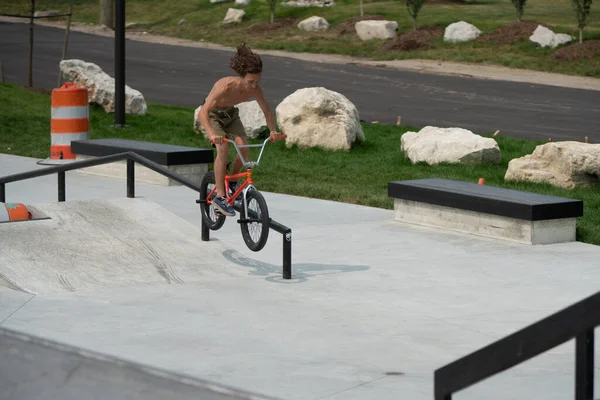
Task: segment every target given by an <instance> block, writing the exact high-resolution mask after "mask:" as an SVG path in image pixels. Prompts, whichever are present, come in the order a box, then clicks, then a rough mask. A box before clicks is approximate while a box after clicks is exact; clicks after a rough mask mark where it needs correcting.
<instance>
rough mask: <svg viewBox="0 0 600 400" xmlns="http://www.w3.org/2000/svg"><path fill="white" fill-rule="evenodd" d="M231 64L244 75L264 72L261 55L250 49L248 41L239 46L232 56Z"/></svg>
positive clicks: (232, 67) (237, 71) (240, 74)
mask: <svg viewBox="0 0 600 400" xmlns="http://www.w3.org/2000/svg"><path fill="white" fill-rule="evenodd" d="M229 66H230V67H231V69H233V70H234V71H235V72H236V73H237V74H238V75H239V76H242V77H243V76H246V74H260V73H261V72H262V60H261V59H260V56H259V55H258V54H256V53H254V52H253V51H252V50H250V47H248V45H247V44H246V43H244V44H242V45H240V46H238V47H237V53H235V55H234V56H233V57H232V58H231V62H230V63H229Z"/></svg>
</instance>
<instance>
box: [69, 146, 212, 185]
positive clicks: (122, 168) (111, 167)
mask: <svg viewBox="0 0 600 400" xmlns="http://www.w3.org/2000/svg"><path fill="white" fill-rule="evenodd" d="M90 158H96V157H94V156H86V155H80V154H78V155H77V157H76V159H77V160H88V159H90ZM164 167H165V168H167V169H168V170H170V171H173V172H175V173H176V174H178V175H180V176H182V177H184V178H187V179H189V180H190V181H192V182H194V183H196V184H197V185H198V186H200V183H201V182H202V178H203V177H204V174H206V173H207V172H208V164H182V165H164ZM79 171H80V172H82V173H85V174H91V175H100V176H108V177H112V178H122V179H127V161H126V160H123V161H116V162H112V163H108V164H103V165H96V166H93V167H88V168H83V169H80V170H79ZM135 180H136V182H144V183H150V184H154V185H163V186H180V185H181V184H180V183H179V182H176V181H174V180H172V179H171V178H169V177H167V176H164V175H162V174H159V173H157V172H154V171H153V170H151V169H149V168H146V167H145V166H143V165H140V164H138V163H136V164H135Z"/></svg>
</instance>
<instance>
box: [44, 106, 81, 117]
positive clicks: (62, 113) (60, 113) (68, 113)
mask: <svg viewBox="0 0 600 400" xmlns="http://www.w3.org/2000/svg"><path fill="white" fill-rule="evenodd" d="M88 117H89V108H88V106H77V107H52V118H53V119H71V118H88Z"/></svg>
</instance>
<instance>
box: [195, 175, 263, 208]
mask: <svg viewBox="0 0 600 400" xmlns="http://www.w3.org/2000/svg"><path fill="white" fill-rule="evenodd" d="M239 178H246V180H245V181H244V182H242V184H241V185H240V187H238V189H237V190H236V191H235V193H234V194H233V195H231V196H229V181H230V180H232V179H239ZM252 183H253V181H252V169H248V170H247V171H246V172H240V173H239V174H235V175H227V174H225V198H226V199H227V202H228V203H229V205H233V203H234V202H235V199H236V198H237V197H238V196H239V195H240V194H241V193H242V192H243V191H244V189H245V188H246V187H247V186H249V185H252ZM216 190H217V185H216V184H215V187H214V188H213V190H211V191H210V193H209V194H208V195H207V196H206V197H207V199H206V201H207V203H208V204H210V203H212V201H211V200H210V198H211V197H212V195H213V193H214V192H216Z"/></svg>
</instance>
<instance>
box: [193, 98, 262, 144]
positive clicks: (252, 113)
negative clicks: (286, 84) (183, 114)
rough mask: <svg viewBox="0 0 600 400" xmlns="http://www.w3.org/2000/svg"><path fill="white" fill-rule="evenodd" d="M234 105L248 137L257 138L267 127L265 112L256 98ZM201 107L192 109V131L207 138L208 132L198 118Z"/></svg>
mask: <svg viewBox="0 0 600 400" xmlns="http://www.w3.org/2000/svg"><path fill="white" fill-rule="evenodd" d="M236 107H237V108H238V109H239V115H240V120H241V121H242V124H243V125H244V130H245V131H246V135H247V136H248V137H249V138H251V139H254V138H257V137H258V136H259V135H260V133H261V132H263V131H264V130H265V129H267V128H268V126H267V120H266V119H265V114H264V113H263V111H262V109H261V108H260V106H259V105H258V102H257V101H256V100H251V101H245V102H243V103H240V104H238V105H236ZM201 109H202V106H199V107H198V108H196V110H195V111H194V131H195V132H196V133H202V134H203V135H204V137H205V138H206V139H208V134H207V133H206V130H205V129H204V128H203V127H202V124H201V123H200V120H199V119H198V112H199V111H200V110H201Z"/></svg>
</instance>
